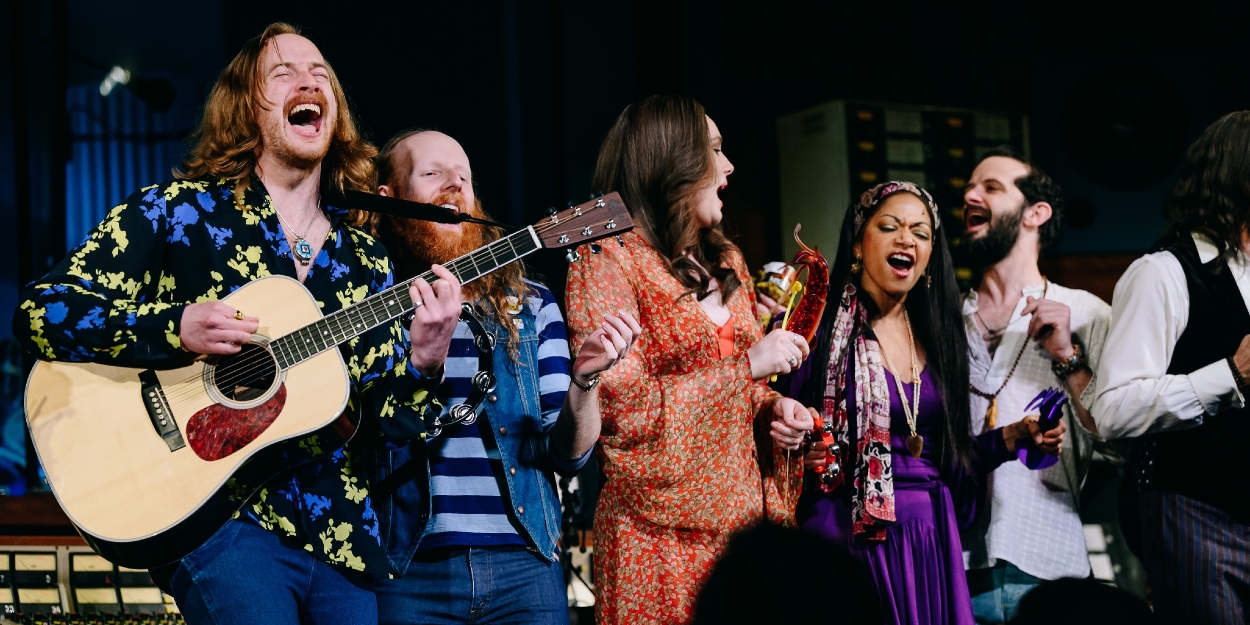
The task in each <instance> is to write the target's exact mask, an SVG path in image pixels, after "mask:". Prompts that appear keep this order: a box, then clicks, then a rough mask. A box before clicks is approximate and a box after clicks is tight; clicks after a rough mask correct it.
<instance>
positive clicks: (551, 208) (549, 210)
mask: <svg viewBox="0 0 1250 625" xmlns="http://www.w3.org/2000/svg"><path fill="white" fill-rule="evenodd" d="M558 212H559V211H557V210H556V207H554V206H549V207H547V214H548V215H555V214H556V213H558Z"/></svg>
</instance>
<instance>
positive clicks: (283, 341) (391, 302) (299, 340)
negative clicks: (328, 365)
mask: <svg viewBox="0 0 1250 625" xmlns="http://www.w3.org/2000/svg"><path fill="white" fill-rule="evenodd" d="M540 247H542V246H541V244H540V243H539V241H538V235H537V234H535V233H534V228H533V227H532V226H531V227H528V228H525V229H524V230H518V231H516V232H514V233H512V234H510V235H508V236H506V237H502V238H500V239H499V240H497V241H495V242H493V243H490V244H489V245H486V246H483V247H480V248H478V249H476V250H474V251H472V252H469V253H468V254H465V255H464V256H461V257H459V258H457V259H455V260H453V261H451V262H448V263H446V264H445V265H443V266H444V267H446V268H447V270H448V271H450V272H451V273H452V275H454V276H456V279H457V280H459V281H460V284H468V283H470V282H472V281H474V280H476V279H478V278H480V277H482V276H484V275H486V274H488V273H490V272H492V271H494V270H496V269H498V268H500V267H503V266H504V265H507V264H508V263H511V262H514V261H517V260H519V259H521V258H522V257H524V256H526V255H528V254H530V253H532V252H534V251H536V250H538V249H539V248H540ZM418 278H419V279H423V280H426V281H429V282H433V281H434V280H435V279H436V278H437V276H435V275H434V273H433V272H431V271H427V272H425V273H423V274H421V275H419V276H417V277H416V278H412V279H409V280H405V281H403V282H401V283H399V284H396V285H395V286H392V287H390V288H388V289H386V290H384V291H381V292H379V293H376V294H374V295H371V296H369V297H368V298H366V299H365V300H363V301H361V302H359V303H357V304H355V305H352V306H350V307H348V308H344V309H342V310H339V311H336V312H333V313H331V314H329V315H326V316H325V317H323V318H322V319H321V320H319V321H316V322H313V323H310V324H308V325H306V326H304V327H302V328H300V329H298V330H296V331H294V332H292V333H290V334H287V335H285V336H282V337H279V338H277V339H274V340H273V341H271V342H270V343H269V346H270V348H271V349H272V350H273V353H274V356H276V357H277V360H278V365H279V366H280V367H282V368H283V369H287V368H289V367H292V366H295V365H297V364H299V363H301V362H303V361H305V360H307V359H309V358H312V357H313V356H316V355H317V354H320V353H321V352H323V351H325V350H327V349H330V348H332V347H336V346H338V345H340V344H342V343H344V342H346V341H349V340H351V339H352V338H355V337H357V336H360V335H361V334H364V333H365V332H367V331H369V330H372V329H373V328H376V327H378V326H380V325H382V324H384V323H386V322H388V321H390V320H392V319H395V318H396V317H399V316H401V315H403V314H405V313H407V312H408V311H410V310H412V299H411V298H409V297H408V286H409V285H410V284H412V282H413V280H416V279H418Z"/></svg>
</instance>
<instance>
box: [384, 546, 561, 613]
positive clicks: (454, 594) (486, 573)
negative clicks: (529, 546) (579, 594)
mask: <svg viewBox="0 0 1250 625" xmlns="http://www.w3.org/2000/svg"><path fill="white" fill-rule="evenodd" d="M377 594H378V615H379V619H378V623H380V624H381V625H389V624H391V623H396V624H409V623H411V624H413V625H416V624H420V625H436V624H441V623H448V624H451V623H455V624H460V623H475V624H485V623H509V624H512V623H516V624H518V625H520V624H523V623H533V624H542V625H568V623H569V608H568V594H567V590H566V589H565V586H564V570H563V568H562V567H561V564H560V563H559V562H548V561H546V560H544V559H543V558H540V557H539V556H537V555H535V554H533V553H530V552H529V551H526V550H525V549H523V548H521V547H497V548H474V549H439V550H436V551H433V552H429V553H425V552H417V555H416V557H414V558H413V559H412V564H411V565H409V566H408V572H407V573H405V574H404V576H403V577H401V578H398V579H390V580H385V581H380V582H379V583H378V586H377Z"/></svg>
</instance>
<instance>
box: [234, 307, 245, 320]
mask: <svg viewBox="0 0 1250 625" xmlns="http://www.w3.org/2000/svg"><path fill="white" fill-rule="evenodd" d="M234 318H235V319H238V320H239V321H243V311H241V310H235V311H234Z"/></svg>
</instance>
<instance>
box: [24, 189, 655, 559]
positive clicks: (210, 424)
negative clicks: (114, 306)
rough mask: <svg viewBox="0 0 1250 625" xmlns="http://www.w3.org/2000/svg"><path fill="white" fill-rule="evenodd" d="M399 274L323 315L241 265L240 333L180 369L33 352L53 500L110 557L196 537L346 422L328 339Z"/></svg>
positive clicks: (574, 241) (178, 549) (531, 245)
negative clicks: (243, 325)
mask: <svg viewBox="0 0 1250 625" xmlns="http://www.w3.org/2000/svg"><path fill="white" fill-rule="evenodd" d="M393 201H395V202H400V201H399V200H393ZM400 203H401V204H402V203H403V202H400ZM439 210H442V209H439ZM633 227H634V223H633V220H632V218H631V217H630V214H629V211H628V209H627V208H626V207H625V205H624V204H623V203H622V202H621V198H620V195H619V194H616V193H609V194H608V195H606V196H603V195H600V196H599V197H596V198H593V199H591V200H590V201H587V202H583V203H582V204H578V205H570V207H569V208H568V209H566V210H564V211H559V212H555V213H553V214H551V215H549V216H548V217H546V218H544V219H543V220H542V221H540V222H539V223H538V224H535V225H532V226H529V227H526V228H524V229H521V230H518V231H516V232H513V233H512V234H509V235H507V236H504V237H501V238H499V239H497V240H495V241H492V242H491V243H488V244H486V245H484V246H482V247H480V248H478V249H477V250H474V251H473V252H470V253H468V254H465V255H463V256H461V257H459V258H456V259H453V260H452V261H449V262H447V263H444V266H445V267H447V268H448V270H449V271H451V272H452V273H453V274H455V276H456V277H457V279H459V280H460V283H461V284H468V283H470V282H472V281H473V280H476V279H477V278H480V277H481V276H483V275H486V274H488V273H490V272H492V271H494V270H496V269H498V268H499V267H503V266H505V265H507V264H509V263H512V262H515V261H516V260H518V259H520V258H522V257H524V256H525V255H527V254H530V253H532V252H535V251H537V250H539V249H543V248H555V247H566V248H568V249H569V250H570V254H572V253H573V252H572V251H571V250H572V249H574V248H575V247H576V246H577V245H580V244H581V243H584V242H590V241H596V240H599V239H607V238H611V237H616V238H617V241H618V243H620V244H621V245H624V243H623V242H620V237H619V236H617V235H621V234H624V233H626V232H629V231H630V230H631V229H632V228H633ZM596 247H597V246H596ZM420 277H424V278H428V279H429V280H430V281H431V282H432V281H433V280H434V276H433V275H432V274H430V273H428V272H427V273H426V274H425V275H424V276H420ZM410 282H411V280H408V281H405V282H402V283H400V284H396V285H393V286H391V287H389V288H387V289H384V290H382V291H380V292H378V293H374V294H373V295H370V296H369V297H367V298H365V299H364V300H362V301H360V302H357V303H355V304H353V305H352V306H350V307H348V308H344V309H342V310H338V311H336V312H334V313H331V314H329V315H326V316H322V314H321V310H320V309H319V308H318V306H317V302H316V300H315V299H314V298H313V296H312V294H311V293H309V292H308V290H307V289H305V288H304V285H302V284H300V283H299V282H297V281H295V280H292V279H291V278H287V277H284V276H270V277H266V278H261V279H259V280H255V281H253V282H250V283H248V284H247V285H245V286H243V287H242V288H240V289H238V290H237V291H235V292H234V293H231V294H230V295H229V296H228V297H226V298H225V299H224V300H223V301H224V302H225V303H227V304H229V305H230V306H231V307H233V308H237V309H238V310H240V311H242V312H243V313H244V314H246V315H251V316H255V317H259V318H260V323H261V325H260V328H259V330H258V331H257V333H256V334H255V335H254V336H253V340H252V342H251V343H249V344H247V345H244V346H242V350H241V351H240V352H239V353H238V354H234V355H231V356H213V357H209V358H205V359H201V360H198V361H196V362H195V363H193V364H191V365H189V366H186V367H182V368H180V369H171V370H164V371H155V370H152V369H138V368H127V367H115V366H110V365H102V364H94V363H69V362H48V361H40V362H39V363H38V364H36V365H35V368H34V370H32V371H31V374H30V379H29V380H28V381H27V384H26V421H27V423H28V425H29V427H30V434H31V438H32V439H33V440H34V444H35V450H36V451H37V452H38V454H39V461H40V462H41V463H42V464H43V468H44V471H45V472H46V473H47V476H48V482H49V484H50V485H51V486H52V492H53V493H55V494H56V497H57V501H59V502H60V504H61V507H62V508H63V509H64V510H65V512H66V514H68V515H69V518H70V520H71V521H73V523H74V525H76V526H77V527H78V530H79V532H80V533H82V535H83V538H85V539H86V540H87V542H88V543H89V544H90V545H91V546H92V548H94V549H95V550H96V551H97V552H99V553H100V555H102V556H104V557H105V558H107V559H109V560H111V561H112V562H114V563H117V564H120V565H122V566H125V567H130V568H142V569H146V568H152V567H156V566H160V565H163V564H167V563H170V562H173V561H175V560H178V559H180V558H182V557H184V556H186V555H187V554H189V553H191V552H192V551H195V549H196V548H197V547H199V546H200V545H202V544H204V542H205V541H207V540H208V539H209V538H210V537H211V536H212V535H213V534H214V533H215V532H217V530H219V529H221V527H222V525H224V524H225V523H226V522H227V521H229V520H230V518H231V517H232V516H233V515H234V514H235V513H236V512H237V511H238V509H239V507H240V506H241V505H242V503H243V502H244V501H245V500H246V499H247V497H248V496H250V495H251V494H252V491H254V490H255V489H257V488H259V487H260V486H262V485H263V484H264V483H265V482H267V481H269V480H270V479H272V478H273V477H274V476H276V475H278V474H279V473H281V472H283V471H285V470H288V469H290V468H292V467H294V466H298V465H299V464H303V463H305V462H308V461H309V459H310V457H311V456H313V455H314V454H313V453H311V452H310V450H309V449H305V448H303V447H300V444H301V443H302V442H303V441H304V440H305V439H306V438H307V437H308V436H310V435H313V434H315V435H317V437H318V438H317V441H316V444H315V446H314V445H309V447H315V448H316V449H317V450H319V451H317V452H316V453H319V454H321V453H323V454H329V453H332V452H333V451H334V450H336V449H338V448H339V447H342V445H343V443H345V442H347V440H348V439H350V438H351V436H352V434H354V433H355V431H356V425H357V424H356V423H355V422H354V421H353V420H352V419H353V415H351V414H348V413H345V412H344V409H345V408H346V406H347V400H348V397H349V394H350V391H351V386H350V380H349V378H348V374H347V367H346V366H344V364H343V358H342V357H341V356H340V355H339V350H338V346H340V345H343V344H344V343H346V342H347V341H350V340H352V339H353V338H355V337H357V336H360V335H361V334H363V333H365V332H367V331H369V330H370V329H371V328H376V327H379V326H381V325H382V324H385V323H388V322H390V321H391V320H393V319H396V318H398V317H400V316H401V315H403V314H404V313H407V312H410V311H412V310H413V302H412V300H411V299H410V297H409V294H408V285H409V283H410ZM231 478H235V479H234V481H233V482H230V480H231ZM245 487H246V489H250V490H245Z"/></svg>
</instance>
